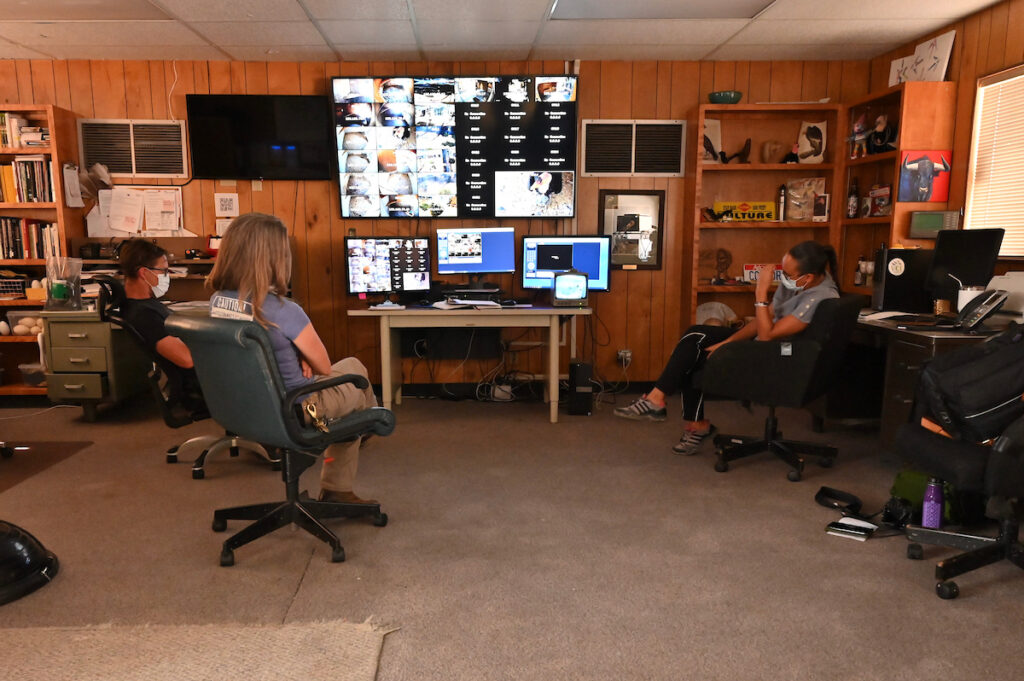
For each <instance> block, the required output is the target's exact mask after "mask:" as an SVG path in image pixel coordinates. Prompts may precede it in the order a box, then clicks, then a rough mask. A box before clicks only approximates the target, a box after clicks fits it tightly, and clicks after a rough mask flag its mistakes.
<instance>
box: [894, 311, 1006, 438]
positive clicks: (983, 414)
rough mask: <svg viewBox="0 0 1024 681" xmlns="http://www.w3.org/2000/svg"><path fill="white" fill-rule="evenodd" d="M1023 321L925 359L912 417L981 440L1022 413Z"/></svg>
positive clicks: (950, 432)
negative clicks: (981, 339) (974, 341)
mask: <svg viewBox="0 0 1024 681" xmlns="http://www.w3.org/2000/svg"><path fill="white" fill-rule="evenodd" d="M1022 395H1024V326H1021V325H1020V324H1017V323H1015V322H1014V323H1011V324H1010V326H1009V327H1008V328H1007V329H1006V330H1005V331H1003V332H1001V333H999V334H997V335H995V336H992V337H991V338H989V339H988V340H986V341H985V342H984V343H975V344H972V345H967V346H964V347H961V348H957V349H956V350H953V351H952V352H947V353H945V354H941V355H938V356H937V357H934V358H933V359H931V360H929V361H928V363H927V364H926V365H925V366H924V369H922V371H921V378H920V381H919V383H918V387H917V396H916V400H915V408H914V417H915V420H920V418H921V417H927V418H929V419H931V420H932V421H934V422H935V423H937V424H938V425H939V426H941V427H942V429H943V430H945V431H946V432H947V433H948V434H949V435H950V436H952V437H955V438H961V439H964V440H970V441H972V442H984V441H986V440H991V439H993V438H995V437H998V436H999V434H1000V433H1002V432H1003V429H1004V428H1006V426H1008V425H1010V423H1012V422H1013V421H1015V420H1016V419H1017V418H1018V417H1020V416H1021V415H1024V401H1022V399H1021V396H1022Z"/></svg>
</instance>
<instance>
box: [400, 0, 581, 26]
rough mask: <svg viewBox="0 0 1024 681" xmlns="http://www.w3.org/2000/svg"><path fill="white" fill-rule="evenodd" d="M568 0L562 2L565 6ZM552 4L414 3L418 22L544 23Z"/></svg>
mask: <svg viewBox="0 0 1024 681" xmlns="http://www.w3.org/2000/svg"><path fill="white" fill-rule="evenodd" d="M563 1H564V0H559V2H560V3H561V2H563ZM550 6H551V0H516V1H515V2H493V1H491V2H480V0H412V9H413V12H415V13H416V20H417V22H423V21H449V20H450V21H541V20H543V19H546V18H547V16H546V14H547V11H548V8H549V7H550Z"/></svg>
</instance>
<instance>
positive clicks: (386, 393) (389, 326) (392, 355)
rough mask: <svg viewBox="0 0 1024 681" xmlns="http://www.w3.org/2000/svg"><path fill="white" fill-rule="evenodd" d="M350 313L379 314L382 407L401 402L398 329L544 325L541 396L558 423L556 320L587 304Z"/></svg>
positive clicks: (585, 310)
mask: <svg viewBox="0 0 1024 681" xmlns="http://www.w3.org/2000/svg"><path fill="white" fill-rule="evenodd" d="M348 314H349V316H351V317H379V318H380V364H381V372H380V382H381V393H382V395H381V397H382V400H383V402H384V405H383V406H384V407H385V408H387V409H391V407H392V403H393V404H401V403H402V357H401V342H400V339H399V336H398V334H399V329H424V328H466V329H470V328H507V327H518V328H524V327H546V328H547V329H548V368H547V384H546V390H545V395H544V399H545V400H546V401H547V402H548V403H549V404H550V407H551V423H558V322H559V318H560V317H573V316H578V315H589V314H590V308H582V309H578V308H569V307H512V308H508V307H507V308H494V309H479V310H477V309H462V310H438V309H436V308H432V307H411V308H407V309H405V310H349V311H348Z"/></svg>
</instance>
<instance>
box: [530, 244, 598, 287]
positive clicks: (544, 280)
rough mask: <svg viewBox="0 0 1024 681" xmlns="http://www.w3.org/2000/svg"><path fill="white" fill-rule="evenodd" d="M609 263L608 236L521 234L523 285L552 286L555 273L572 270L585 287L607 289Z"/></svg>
mask: <svg viewBox="0 0 1024 681" xmlns="http://www.w3.org/2000/svg"><path fill="white" fill-rule="evenodd" d="M610 266H611V237H610V236H525V237H523V288H527V289H538V288H546V289H550V288H553V287H554V284H555V276H556V275H557V274H559V273H561V272H568V271H569V270H576V271H577V272H582V273H585V274H586V275H587V289H588V290H590V291H607V290H608V286H609V280H610V275H609V271H610Z"/></svg>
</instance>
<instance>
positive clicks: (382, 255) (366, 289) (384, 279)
mask: <svg viewBox="0 0 1024 681" xmlns="http://www.w3.org/2000/svg"><path fill="white" fill-rule="evenodd" d="M345 261H346V263H348V292H349V293H350V294H352V295H358V294H360V293H401V292H403V291H427V290H429V289H430V241H429V240H428V239H426V238H423V237H359V236H350V237H345Z"/></svg>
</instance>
